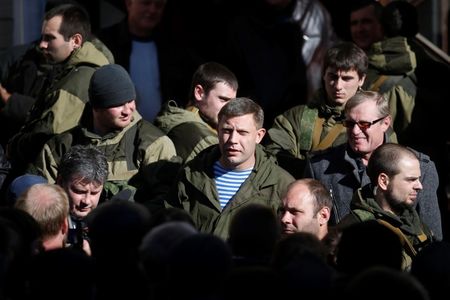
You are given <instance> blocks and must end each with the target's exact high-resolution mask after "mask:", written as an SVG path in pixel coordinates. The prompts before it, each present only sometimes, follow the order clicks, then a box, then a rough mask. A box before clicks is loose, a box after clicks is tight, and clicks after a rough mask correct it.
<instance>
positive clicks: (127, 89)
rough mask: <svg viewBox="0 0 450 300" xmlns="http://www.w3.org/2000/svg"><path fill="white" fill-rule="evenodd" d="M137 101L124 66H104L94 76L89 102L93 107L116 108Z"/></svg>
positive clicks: (90, 87)
mask: <svg viewBox="0 0 450 300" xmlns="http://www.w3.org/2000/svg"><path fill="white" fill-rule="evenodd" d="M135 99H136V91H135V89H134V84H133V82H132V81H131V78H130V75H128V72H127V71H126V70H125V69H124V68H123V67H122V66H120V65H115V64H111V65H104V66H102V67H100V68H98V69H97V70H96V71H95V72H94V75H92V78H91V82H90V84H89V102H90V103H91V105H92V107H94V108H109V107H115V106H120V105H122V104H125V103H127V102H129V101H131V100H135Z"/></svg>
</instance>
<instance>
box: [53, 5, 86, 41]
mask: <svg viewBox="0 0 450 300" xmlns="http://www.w3.org/2000/svg"><path fill="white" fill-rule="evenodd" d="M56 16H61V17H62V21H61V27H60V28H59V33H60V34H61V35H62V36H63V37H64V40H65V41H68V40H69V39H70V37H72V36H73V35H74V34H76V33H79V34H81V36H82V37H83V39H82V42H83V43H84V42H85V41H87V40H89V39H90V38H91V21H90V18H89V14H88V13H87V11H86V10H85V9H84V8H83V7H82V6H80V5H76V4H61V5H58V6H55V7H53V8H52V9H50V10H49V11H48V12H47V13H46V14H45V16H44V20H45V21H48V20H50V19H51V18H53V17H56Z"/></svg>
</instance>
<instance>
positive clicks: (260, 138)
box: [256, 128, 266, 144]
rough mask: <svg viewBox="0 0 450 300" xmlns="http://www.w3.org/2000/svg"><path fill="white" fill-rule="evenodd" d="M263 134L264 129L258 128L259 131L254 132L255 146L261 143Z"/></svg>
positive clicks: (264, 132)
mask: <svg viewBox="0 0 450 300" xmlns="http://www.w3.org/2000/svg"><path fill="white" fill-rule="evenodd" d="M265 134H266V129H264V128H260V129H258V130H256V143H257V144H259V143H261V141H262V139H263V137H264V135H265Z"/></svg>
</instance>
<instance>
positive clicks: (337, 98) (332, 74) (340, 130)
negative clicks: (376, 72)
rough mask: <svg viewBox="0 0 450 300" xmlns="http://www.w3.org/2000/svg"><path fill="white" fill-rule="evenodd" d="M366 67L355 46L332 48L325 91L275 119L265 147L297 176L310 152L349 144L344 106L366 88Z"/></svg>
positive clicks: (317, 92)
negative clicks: (361, 89) (345, 126)
mask: <svg viewBox="0 0 450 300" xmlns="http://www.w3.org/2000/svg"><path fill="white" fill-rule="evenodd" d="M367 66H368V61H367V56H366V54H365V53H364V51H363V50H362V49H360V48H359V47H358V46H356V45H355V44H353V43H349V42H345V43H340V44H338V45H336V46H334V47H331V48H330V49H328V51H327V54H326V57H325V60H324V67H323V76H322V78H323V85H322V88H320V89H319V90H317V91H316V93H315V94H314V95H313V97H312V99H309V100H308V104H306V105H297V106H295V107H293V108H291V109H289V110H287V111H285V112H284V113H283V114H281V115H279V116H277V117H276V118H275V120H274V123H273V126H272V128H271V129H270V130H269V132H268V136H269V137H268V138H267V141H266V147H267V149H268V150H269V151H270V152H271V153H272V154H274V155H276V157H277V160H278V164H279V165H280V166H281V167H283V168H284V169H286V170H287V171H288V172H290V173H291V174H292V175H293V176H294V177H296V178H301V177H302V176H303V169H304V165H305V158H306V154H307V153H308V152H310V151H316V150H321V149H326V148H328V147H335V146H337V145H340V144H343V143H345V142H346V135H345V128H344V127H343V126H342V119H343V110H344V106H345V103H346V102H347V101H348V99H350V98H351V97H352V96H353V95H354V94H355V93H356V92H357V91H358V90H359V89H360V88H361V86H362V85H363V83H364V79H365V77H366V72H367Z"/></svg>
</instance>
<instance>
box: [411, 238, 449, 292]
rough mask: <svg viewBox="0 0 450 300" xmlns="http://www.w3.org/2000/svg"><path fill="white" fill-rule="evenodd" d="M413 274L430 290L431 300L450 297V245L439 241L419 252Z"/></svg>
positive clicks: (414, 262) (415, 258)
mask: <svg viewBox="0 0 450 300" xmlns="http://www.w3.org/2000/svg"><path fill="white" fill-rule="evenodd" d="M411 274H412V275H414V276H415V277H416V278H417V279H418V280H419V281H420V282H421V283H422V284H423V285H424V286H425V287H426V288H427V289H428V291H429V292H430V296H431V299H442V295H450V243H449V242H447V241H437V242H434V243H431V244H430V245H428V246H426V247H425V248H423V249H422V250H421V251H419V253H417V256H415V257H414V259H413V261H412V265H411Z"/></svg>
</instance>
